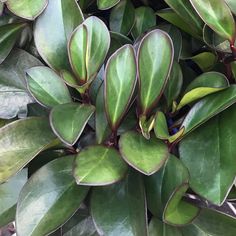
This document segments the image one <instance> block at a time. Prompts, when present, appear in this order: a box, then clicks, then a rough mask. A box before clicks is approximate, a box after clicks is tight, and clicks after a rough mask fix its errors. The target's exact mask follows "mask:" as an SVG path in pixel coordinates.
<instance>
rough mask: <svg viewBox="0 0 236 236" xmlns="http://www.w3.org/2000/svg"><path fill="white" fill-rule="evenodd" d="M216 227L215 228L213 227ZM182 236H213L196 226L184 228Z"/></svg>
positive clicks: (191, 225)
mask: <svg viewBox="0 0 236 236" xmlns="http://www.w3.org/2000/svg"><path fill="white" fill-rule="evenodd" d="M213 227H214V226H213ZM180 230H181V233H182V236H190V235H191V236H212V235H210V234H208V233H206V232H204V231H203V230H202V229H200V228H199V227H198V226H196V225H194V224H189V225H186V226H184V227H181V228H180Z"/></svg>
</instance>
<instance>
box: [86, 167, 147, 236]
mask: <svg viewBox="0 0 236 236" xmlns="http://www.w3.org/2000/svg"><path fill="white" fill-rule="evenodd" d="M91 211H92V217H93V219H94V221H95V224H96V226H97V228H98V231H99V234H100V235H114V236H115V235H130V236H134V235H135V236H146V235H147V219H146V203H145V191H144V186H143V181H142V177H141V175H140V174H138V173H137V172H135V171H133V170H130V171H129V174H128V176H127V177H126V178H125V179H124V180H123V181H121V182H119V183H116V184H113V185H110V186H105V187H97V188H94V189H93V192H92V197H91Z"/></svg>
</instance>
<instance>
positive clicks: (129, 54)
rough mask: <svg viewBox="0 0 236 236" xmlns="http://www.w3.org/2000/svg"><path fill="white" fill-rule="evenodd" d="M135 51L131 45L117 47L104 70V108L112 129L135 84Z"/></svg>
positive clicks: (123, 110) (122, 113) (125, 109)
mask: <svg viewBox="0 0 236 236" xmlns="http://www.w3.org/2000/svg"><path fill="white" fill-rule="evenodd" d="M136 71H137V68H136V63H135V53H134V49H133V47H132V46H131V45H125V46H123V47H121V48H120V49H118V50H117V51H116V52H115V53H114V54H113V55H112V56H111V57H110V59H109V60H108V62H107V65H106V70H105V81H104V82H105V91H104V99H105V109H106V114H107V117H108V121H109V124H110V126H111V128H112V130H117V128H118V127H119V124H120V122H121V120H122V118H123V117H124V114H125V113H126V111H127V109H128V106H129V103H130V100H131V97H132V95H133V92H134V88H135V85H136V77H137V75H136Z"/></svg>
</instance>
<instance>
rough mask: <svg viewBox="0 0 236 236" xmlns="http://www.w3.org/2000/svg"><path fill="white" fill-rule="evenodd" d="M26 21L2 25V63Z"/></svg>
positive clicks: (0, 41) (0, 39) (0, 55)
mask: <svg viewBox="0 0 236 236" xmlns="http://www.w3.org/2000/svg"><path fill="white" fill-rule="evenodd" d="M26 25H27V24H26V23H12V24H5V25H2V26H0V48H1V51H0V64H1V63H2V62H3V61H4V60H5V59H6V57H7V56H8V55H9V53H10V52H11V50H12V48H13V47H14V45H15V43H16V41H17V39H18V38H19V36H20V33H21V31H22V30H23V29H24V27H25V26H26Z"/></svg>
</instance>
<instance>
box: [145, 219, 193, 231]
mask: <svg viewBox="0 0 236 236" xmlns="http://www.w3.org/2000/svg"><path fill="white" fill-rule="evenodd" d="M148 231H149V236H182V234H181V232H180V230H179V228H177V227H174V226H171V225H168V224H165V223H164V222H162V221H160V220H159V219H157V218H155V217H153V218H152V220H151V222H150V223H149V227H148ZM189 236H190V235H189ZM191 236H192V235H191Z"/></svg>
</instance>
